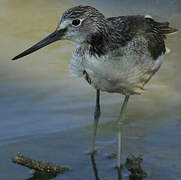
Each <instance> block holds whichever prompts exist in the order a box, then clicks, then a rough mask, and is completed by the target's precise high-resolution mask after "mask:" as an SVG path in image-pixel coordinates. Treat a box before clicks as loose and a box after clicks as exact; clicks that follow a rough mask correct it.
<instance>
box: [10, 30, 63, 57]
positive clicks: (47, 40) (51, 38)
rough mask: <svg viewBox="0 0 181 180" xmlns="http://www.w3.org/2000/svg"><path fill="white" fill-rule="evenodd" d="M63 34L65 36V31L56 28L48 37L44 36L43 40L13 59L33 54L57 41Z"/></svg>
mask: <svg viewBox="0 0 181 180" xmlns="http://www.w3.org/2000/svg"><path fill="white" fill-rule="evenodd" d="M62 36H63V31H57V30H56V31H54V32H53V33H51V34H50V35H49V36H47V37H46V38H44V39H43V40H41V41H40V42H38V43H37V44H35V45H34V46H32V47H31V48H29V49H27V50H25V51H24V52H22V53H21V54H19V55H17V56H16V57H14V58H13V59H12V60H16V59H19V58H22V57H24V56H26V55H28V54H31V53H33V52H35V51H37V50H38V49H40V48H43V47H45V46H47V45H49V44H51V43H53V42H55V41H58V40H60V39H61V37H62Z"/></svg>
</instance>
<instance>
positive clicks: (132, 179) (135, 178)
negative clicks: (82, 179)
mask: <svg viewBox="0 0 181 180" xmlns="http://www.w3.org/2000/svg"><path fill="white" fill-rule="evenodd" d="M91 163H92V169H93V172H94V176H95V179H96V180H101V178H100V177H99V172H98V169H97V166H96V161H95V157H94V154H93V155H91ZM116 169H117V174H118V180H124V179H123V177H122V174H121V169H120V168H116ZM142 179H143V177H140V176H137V175H136V174H132V173H131V174H130V175H129V180H142Z"/></svg>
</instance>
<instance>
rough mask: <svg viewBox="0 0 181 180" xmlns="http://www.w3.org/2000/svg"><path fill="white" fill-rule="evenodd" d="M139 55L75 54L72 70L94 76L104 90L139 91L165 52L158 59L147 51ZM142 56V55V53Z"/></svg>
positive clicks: (93, 82)
mask: <svg viewBox="0 0 181 180" xmlns="http://www.w3.org/2000/svg"><path fill="white" fill-rule="evenodd" d="M145 56H146V57H142V58H143V60H142V59H138V57H137V56H134V55H130V56H129V55H127V56H124V57H122V59H121V57H119V58H117V59H116V58H114V59H109V57H108V56H103V57H101V58H99V57H94V56H89V55H88V54H85V55H84V56H83V57H82V56H79V55H77V54H74V55H73V56H72V61H71V64H70V71H71V74H72V75H73V76H77V77H83V76H84V71H86V72H87V74H88V75H89V78H90V79H91V85H92V86H93V87H94V88H96V89H100V90H101V91H107V92H116V93H122V94H140V93H141V91H140V90H142V89H143V87H144V84H145V83H146V82H147V81H148V80H149V79H150V78H151V77H152V75H153V74H154V73H155V72H156V71H157V70H158V69H159V67H160V65H161V63H162V56H160V57H159V58H158V59H157V60H156V61H153V60H152V58H151V57H150V56H148V55H145ZM139 58H140V57H139Z"/></svg>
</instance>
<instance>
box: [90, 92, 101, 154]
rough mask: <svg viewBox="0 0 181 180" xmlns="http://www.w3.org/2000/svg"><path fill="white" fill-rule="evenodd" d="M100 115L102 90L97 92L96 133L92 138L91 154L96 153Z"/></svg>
mask: <svg viewBox="0 0 181 180" xmlns="http://www.w3.org/2000/svg"><path fill="white" fill-rule="evenodd" d="M100 115H101V110H100V90H97V92H96V107H95V111H94V132H93V137H92V149H91V154H94V153H95V141H96V134H97V126H98V122H99V118H100Z"/></svg>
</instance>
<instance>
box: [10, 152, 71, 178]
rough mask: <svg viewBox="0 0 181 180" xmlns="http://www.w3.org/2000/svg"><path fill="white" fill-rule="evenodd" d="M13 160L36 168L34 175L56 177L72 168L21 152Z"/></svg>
mask: <svg viewBox="0 0 181 180" xmlns="http://www.w3.org/2000/svg"><path fill="white" fill-rule="evenodd" d="M12 162H13V163H16V164H20V165H22V166H25V167H28V168H30V169H34V170H35V173H34V176H47V177H49V178H50V177H56V175H58V174H60V173H64V172H65V171H69V170H71V168H69V167H64V166H60V165H55V164H53V163H49V162H44V161H39V160H34V159H31V158H29V157H26V156H24V155H22V154H21V153H16V154H15V155H14V157H13V159H12Z"/></svg>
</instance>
